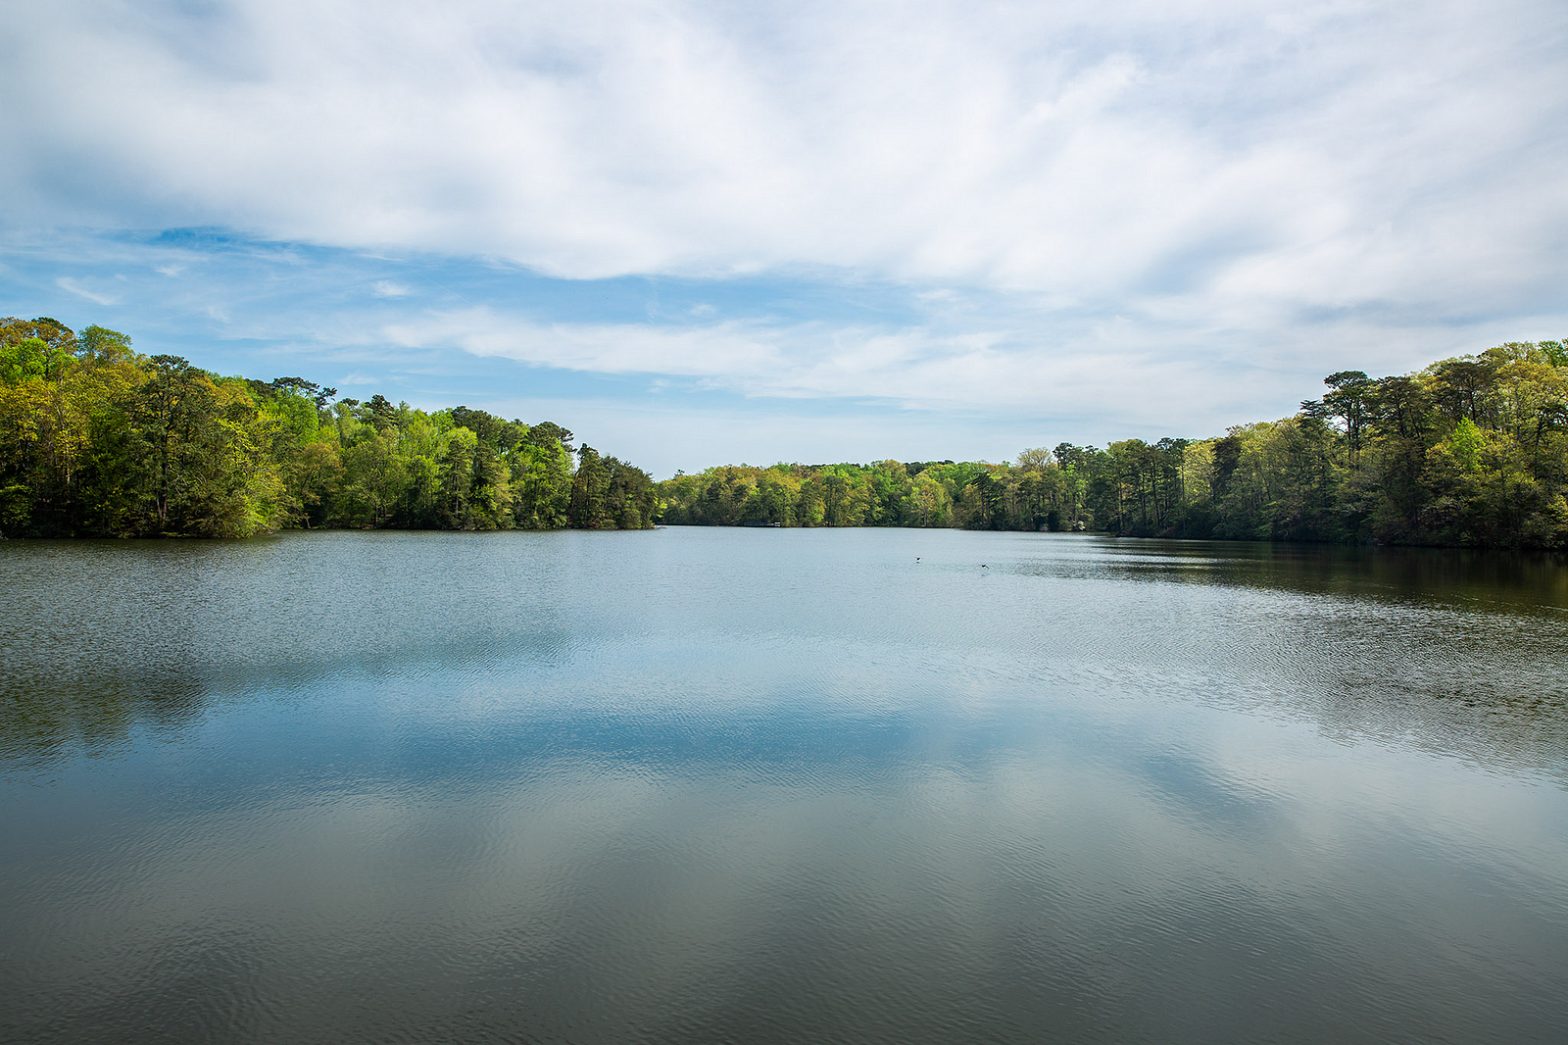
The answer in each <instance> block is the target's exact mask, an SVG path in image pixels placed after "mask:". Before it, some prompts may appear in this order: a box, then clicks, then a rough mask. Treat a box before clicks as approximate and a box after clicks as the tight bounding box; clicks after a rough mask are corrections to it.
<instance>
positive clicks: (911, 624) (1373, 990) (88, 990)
mask: <svg viewBox="0 0 1568 1045" xmlns="http://www.w3.org/2000/svg"><path fill="white" fill-rule="evenodd" d="M916 556H920V559H921V561H920V562H918V563H917V562H916V561H915V557H916ZM981 563H986V564H987V567H986V568H983V569H982V568H981V566H980V564H981ZM0 600H3V602H0V1040H4V1041H18V1042H54V1041H59V1042H66V1041H70V1042H92V1041H126V1040H153V1039H157V1040H170V1041H179V1040H184V1041H258V1042H259V1041H268V1042H277V1041H288V1042H317V1041H319V1042H338V1041H371V1040H375V1041H411V1042H414V1041H417V1042H431V1041H446V1040H452V1041H458V1040H461V1041H487V1040H508V1041H540V1042H635V1041H672V1042H676V1041H679V1042H685V1041H738V1042H826V1041H864V1042H887V1043H916V1042H956V1041H1044V1040H1053V1039H1055V1040H1064V1041H1147V1042H1183V1041H1188V1042H1200V1041H1201V1042H1210V1041H1300V1042H1322V1041H1336V1042H1356V1041H1368V1042H1371V1041H1387V1040H1402V1041H1414V1040H1421V1041H1454V1042H1481V1041H1491V1042H1550V1043H1554V1045H1561V1043H1562V1042H1564V1041H1565V1040H1568V567H1565V566H1564V565H1563V563H1562V561H1561V560H1552V559H1548V558H1531V557H1520V556H1508V555H1500V554H1465V553H1459V552H1441V551H1390V550H1343V549H1320V548H1302V547H1289V548H1285V547H1280V548H1270V547H1266V546H1256V545H1225V544H1198V543H1186V542H1157V541H1115V540H1110V539H1104V538H1097V537H1085V536H1074V535H1025V534H970V533H960V532H952V531H937V532H921V531H894V530H855V531H788V530H785V531H779V530H766V531H758V530H718V529H686V530H673V529H672V530H662V531H658V532H653V533H606V534H587V533H558V534H539V535H531V534H498V535H489V536H467V535H455V534H387V533H381V534H349V533H321V534H295V535H289V536H285V537H281V538H277V539H269V540H262V541H254V542H248V543H234V544H208V543H162V544H158V543H95V542H79V543H48V542H46V543H30V542H20V541H13V542H8V543H6V544H3V545H0Z"/></svg>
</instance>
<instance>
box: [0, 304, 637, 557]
mask: <svg viewBox="0 0 1568 1045" xmlns="http://www.w3.org/2000/svg"><path fill="white" fill-rule="evenodd" d="M335 395H336V390H335V389H331V388H322V387H320V386H318V385H316V384H313V383H311V382H309V381H306V380H303V379H301V378H297V377H280V378H277V379H276V380H273V381H254V380H248V379H245V378H238V377H219V376H217V375H215V374H211V373H208V372H207V371H204V370H201V369H198V368H197V367H194V366H192V365H191V364H190V363H189V362H187V361H186V360H184V359H182V358H180V357H178V356H170V355H155V356H150V357H149V356H143V355H140V354H138V353H137V352H135V351H133V350H132V348H131V342H130V339H129V338H128V337H126V336H125V335H124V334H120V333H117V332H116V331H113V330H107V329H104V328H103V327H98V326H90V327H88V328H86V329H85V330H83V331H81V333H76V332H74V331H72V330H70V329H69V328H68V327H65V326H64V325H62V324H60V323H58V322H56V321H55V320H53V319H47V318H41V319H34V320H20V319H14V318H13V319H3V320H0V536H19V535H29V536H72V535H94V536H115V537H130V536H161V535H195V536H206V537H245V536H250V535H252V534H257V533H265V532H269V531H272V530H279V529H285V528H298V527H320V526H335V527H359V528H381V527H400V528H431V529H448V530H498V529H509V528H514V527H515V528H522V529H555V528H559V527H576V528H582V529H610V528H629V529H635V528H643V527H648V526H651V525H653V520H654V515H655V510H656V508H657V500H656V491H655V488H654V484H653V481H652V480H651V479H650V478H649V477H648V475H647V474H646V473H644V472H643V471H642V470H641V469H638V468H634V467H632V466H631V465H629V464H627V463H625V462H623V461H620V460H617V459H616V458H614V457H608V456H601V455H600V454H599V453H598V452H597V451H596V450H594V449H593V448H592V447H590V446H579V447H577V448H575V449H574V448H573V447H572V439H573V436H572V433H571V432H569V431H567V430H566V429H564V428H562V427H560V426H559V425H556V424H554V423H552V422H549V421H542V422H540V423H538V424H533V425H529V424H524V423H523V422H521V421H506V420H503V419H502V418H499V417H495V416H493V415H491V414H487V413H485V412H484V411H482V410H470V409H468V408H466V407H461V406H460V407H455V408H453V409H450V410H437V411H434V412H431V413H426V412H425V411H422V410H416V409H413V408H412V407H410V406H408V405H407V404H406V403H404V404H393V403H391V402H389V401H388V400H386V399H385V398H384V397H382V396H380V395H377V396H374V397H372V398H371V399H370V400H368V401H365V402H360V401H358V400H354V399H337V400H336V402H333V401H332V400H333V399H334V397H335Z"/></svg>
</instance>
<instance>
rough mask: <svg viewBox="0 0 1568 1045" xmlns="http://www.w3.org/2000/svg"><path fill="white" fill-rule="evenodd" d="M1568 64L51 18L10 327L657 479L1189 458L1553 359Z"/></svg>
mask: <svg viewBox="0 0 1568 1045" xmlns="http://www.w3.org/2000/svg"><path fill="white" fill-rule="evenodd" d="M1564 53H1568V6H1565V5H1563V4H1562V3H1560V2H1557V0H1499V2H1495V3H1489V4H1484V5H1483V4H1480V3H1444V2H1437V3H1428V4H1421V5H1414V4H1404V3H1339V2H1334V3H1317V2H1296V3H1290V4H1278V5H1270V4H1262V5H1260V4H1257V3H1240V2H1235V3H1230V2H1225V0H1210V2H1205V3H1186V2H1182V0H1168V2H1162V3H1153V2H1150V3H1136V2H1135V3H1073V2H1068V3H1057V4H1040V3H1028V4H990V5H985V4H982V5H976V4H972V3H970V4H962V3H938V2H926V0H916V2H906V3H896V4H894V3H888V4H877V3H870V4H867V3H848V2H839V3H823V4H814V3H809V2H808V3H802V4H797V5H777V7H776V9H772V10H768V9H765V8H764V7H763V6H762V5H747V4H729V3H706V4H698V3H673V2H665V3H613V4H608V3H605V4H601V3H593V2H583V3H578V4H573V5H517V4H509V3H497V2H474V0H453V2H450V3H446V4H442V5H428V4H416V3H403V2H398V0H389V2H386V3H380V4H374V5H371V4H363V3H348V2H335V0H312V2H308V3H307V2H303V0H300V2H295V0H241V2H228V3H220V2H198V0H185V2H177V3H158V2H152V0H134V2H133V0H126V2H111V0H56V2H54V3H50V4H34V5H28V8H27V9H23V10H18V11H13V12H10V13H8V17H7V19H6V21H5V24H4V25H0V101H3V104H0V131H3V132H4V134H5V139H4V140H6V141H7V142H9V143H13V148H12V149H11V150H8V152H9V155H8V158H7V161H6V163H4V164H0V201H3V203H0V313H5V314H20V315H29V316H30V315H38V314H47V315H54V316H56V317H58V318H60V319H62V320H64V321H65V322H67V323H70V324H72V325H76V326H81V325H85V324H87V323H92V322H97V323H101V324H103V325H106V326H111V327H115V328H117V329H121V330H124V331H126V332H128V333H130V334H132V335H133V336H134V338H135V339H136V343H137V346H138V347H139V348H141V349H142V350H144V351H148V352H162V351H169V352H177V353H179V354H183V355H186V356H188V357H189V358H191V359H192V360H193V361H195V362H197V363H198V364H200V365H202V366H206V367H208V368H210V369H215V370H219V371H222V372H228V373H244V374H247V375H251V376H259V377H272V376H277V375H282V374H297V375H299V376H304V377H309V378H312V379H314V380H318V381H321V382H322V383H325V384H329V385H335V386H337V387H338V388H339V390H340V393H341V394H343V395H351V396H357V397H367V396H368V395H370V394H371V393H372V392H375V391H380V392H382V393H384V394H386V395H387V396H389V397H391V398H394V399H406V400H408V401H409V402H411V403H415V404H417V405H420V406H426V407H438V406H444V405H454V404H456V403H466V404H468V405H471V406H481V407H486V408H489V409H492V410H495V411H497V412H501V413H505V414H507V415H511V416H521V417H523V418H525V419H530V420H532V419H539V418H551V419H554V420H556V421H559V422H560V423H562V424H565V425H567V426H568V427H570V428H572V429H574V430H575V431H576V432H577V433H578V434H579V436H580V437H582V438H584V439H586V440H587V441H589V442H591V443H593V444H594V445H596V446H600V447H601V448H604V449H606V450H608V451H611V452H615V453H618V454H620V455H622V456H625V457H628V458H630V459H631V460H633V461H635V462H637V463H639V464H642V465H644V466H645V467H648V468H650V469H651V470H652V471H654V472H655V473H657V474H660V475H665V474H669V473H670V472H672V471H674V470H675V469H677V468H684V469H687V470H693V469H697V468H701V467H703V466H706V465H709V464H715V463H720V462H726V461H741V460H745V461H750V462H753V463H766V462H771V461H775V460H781V459H782V460H805V461H825V460H845V459H847V460H870V459H875V458H880V457H888V456H892V457H899V458H903V459H929V458H937V457H978V458H985V459H991V460H998V459H1005V458H1008V457H1011V456H1012V455H1014V454H1015V453H1016V452H1017V451H1018V450H1020V449H1022V448H1024V447H1027V446H1037V445H1053V444H1055V443H1057V442H1059V441H1061V440H1064V439H1067V440H1072V441H1076V442H1099V443H1103V442H1104V441H1106V440H1108V439H1112V438H1119V437H1123V436H1128V435H1136V436H1143V437H1145V438H1156V437H1158V436H1160V435H1165V434H1181V435H1207V434H1215V433H1217V432H1220V431H1222V430H1223V429H1224V427H1225V426H1226V425H1227V424H1231V423H1236V422H1241V421H1248V420H1256V419H1264V418H1272V417H1277V416H1281V415H1283V414H1286V413H1289V412H1290V411H1291V410H1292V409H1293V407H1294V405H1295V404H1296V403H1297V402H1298V401H1299V400H1300V399H1302V398H1304V397H1306V396H1309V395H1312V394H1315V391H1316V389H1317V388H1318V387H1320V386H1319V382H1320V380H1321V378H1322V376H1323V375H1324V374H1326V373H1329V372H1331V371H1334V370H1339V369H1344V368H1347V367H1355V368H1361V369H1367V370H1370V371H1376V372H1398V371H1404V370H1409V369H1412V368H1415V367H1418V366H1420V365H1422V364H1424V363H1425V362H1427V361H1429V360H1431V359H1433V358H1436V357H1439V356H1442V355H1447V354H1452V353H1457V352H1465V351H1474V350H1478V349H1481V348H1484V347H1487V346H1488V345H1491V344H1496V343H1499V342H1502V341H1505V340H1520V339H1532V340H1533V339H1538V338H1544V337H1554V336H1556V337H1560V336H1563V335H1564V334H1568V290H1565V288H1568V178H1565V177H1564V175H1563V171H1565V170H1568V76H1565V75H1564V74H1563V71H1562V61H1561V56H1562V54H1564ZM16 143H20V146H18V145H17V144H16Z"/></svg>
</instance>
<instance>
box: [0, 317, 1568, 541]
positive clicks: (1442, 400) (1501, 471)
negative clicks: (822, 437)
mask: <svg viewBox="0 0 1568 1045" xmlns="http://www.w3.org/2000/svg"><path fill="white" fill-rule="evenodd" d="M1325 385H1326V391H1325V392H1324V394H1323V395H1322V396H1321V397H1320V398H1317V399H1311V400H1308V401H1306V402H1304V403H1302V404H1301V409H1300V411H1299V412H1298V413H1297V414H1295V416H1293V417H1288V418H1285V419H1283V420H1280V421H1265V422H1261V423H1257V424H1249V425H1238V426H1236V427H1234V428H1232V429H1230V430H1229V431H1228V432H1227V433H1226V434H1225V435H1223V436H1219V437H1216V438H1209V439H1176V438H1167V439H1161V440H1159V441H1158V442H1154V443H1148V442H1145V441H1143V440H1141V439H1125V440H1122V441H1120V442H1113V443H1111V444H1109V445H1108V446H1106V447H1105V448H1103V449H1101V448H1098V447H1093V446H1075V445H1073V444H1071V443H1062V444H1060V445H1058V446H1057V447H1055V448H1054V449H1051V450H1047V449H1043V448H1042V449H1035V450H1026V451H1024V452H1023V453H1022V454H1020V455H1019V456H1018V459H1017V461H1016V462H1013V463H1011V464H988V463H985V462H977V461H966V462H954V461H937V462H915V463H908V464H906V463H901V462H898V461H880V462H877V463H875V464H869V465H860V464H833V465H799V464H779V465H774V466H772V467H768V468H756V467H750V466H746V465H738V466H723V467H716V468H710V469H708V470H706V471H704V472H701V473H699V474H694V475H686V474H681V473H677V475H676V476H675V477H674V478H673V479H669V480H667V481H665V482H663V483H658V484H655V483H654V482H653V481H652V480H651V479H650V478H649V477H648V475H647V474H646V473H644V472H643V471H642V470H641V469H638V468H635V467H633V466H631V465H629V464H627V463H625V462H624V461H621V460H618V459H616V458H615V457H610V456H602V455H600V454H599V453H598V451H596V450H594V449H593V448H592V447H590V446H586V445H584V446H578V447H575V448H574V447H573V445H572V442H573V435H572V433H571V432H569V431H567V430H566V429H564V428H562V427H560V426H559V425H557V424H555V423H553V422H550V421H541V422H538V423H536V424H525V423H523V422H521V421H515V420H514V421H507V420H504V419H502V418H500V417H496V416H494V415H492V414H488V413H486V412H484V411H482V410H472V409H469V408H467V407H462V406H459V407H453V408H451V409H448V410H436V411H432V412H425V411H423V410H417V409H414V408H412V407H410V406H408V405H407V404H406V403H401V404H393V403H391V402H390V401H388V400H387V399H385V398H384V397H382V396H380V395H377V396H374V397H372V398H371V399H369V400H367V401H364V402H361V401H359V400H355V399H337V398H336V390H335V389H331V388H323V387H320V386H318V385H316V384H313V383H312V382H310V381H306V380H304V379H302V378H298V377H280V378H276V379H274V380H271V381H258V380H251V379H247V378H239V377H220V376H217V375H215V374H211V373H208V372H207V371H205V370H201V369H199V368H197V367H195V366H192V365H191V364H190V363H189V362H187V361H186V360H184V359H182V358H180V357H178V356H169V355H155V356H144V355H141V354H139V353H137V352H136V351H134V350H133V349H132V348H131V342H130V339H129V338H128V337H126V336H125V335H123V334H120V333H117V332H115V331H113V330H107V329H105V328H103V327H98V326H90V327H87V328H86V329H85V330H83V331H81V332H80V333H76V332H74V331H72V330H70V329H69V328H67V327H65V326H63V325H62V324H60V323H58V322H56V321H55V320H52V319H47V318H40V319H34V320H21V319H4V320H0V536H23V535H27V536H69V535H96V536H158V535H176V534H186V535H198V536H212V537H243V536H249V535H252V534H257V533H265V532H269V531H273V530H279V529H287V528H304V527H356V528H425V529H450V530H498V529H511V528H518V529H556V528H562V527H576V528H584V529H612V528H627V529H636V528H644V527H648V526H651V525H653V524H654V522H656V521H663V522H666V523H674V524H695V525H767V526H957V527H965V528H970V529H991V530H1100V531H1109V532H1112V533H1119V534H1125V535H1137V536H1172V537H1218V538H1243V539H1264V540H1299V541H1336V542H1348V541H1358V542H1359V541H1376V542H1381V543H1389V544H1443V545H1474V546H1489V547H1530V548H1562V547H1568V349H1565V347H1564V345H1563V343H1561V342H1557V341H1543V342H1540V343H1530V342H1523V343H1518V342H1516V343H1510V344H1507V345H1502V346H1500V347H1497V348H1491V349H1487V350H1486V351H1484V352H1481V353H1480V354H1478V355H1475V356H1463V357H1460V358H1456V359H1445V360H1442V361H1441V362H1438V363H1434V364H1432V365H1431V366H1429V367H1427V368H1426V369H1424V370H1422V371H1421V372H1419V373H1416V374H1410V375H1406V376H1396V377H1384V378H1370V377H1368V376H1367V375H1366V374H1365V373H1362V372H1360V371H1342V372H1340V373H1336V374H1332V375H1330V376H1329V377H1328V378H1327V379H1326V381H1325Z"/></svg>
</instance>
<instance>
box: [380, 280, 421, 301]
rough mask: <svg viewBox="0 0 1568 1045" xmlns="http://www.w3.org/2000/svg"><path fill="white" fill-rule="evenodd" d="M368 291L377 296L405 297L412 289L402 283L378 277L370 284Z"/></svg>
mask: <svg viewBox="0 0 1568 1045" xmlns="http://www.w3.org/2000/svg"><path fill="white" fill-rule="evenodd" d="M370 292H371V293H372V294H374V295H375V296H376V297H378V298H406V297H408V295H410V294H412V293H413V290H411V289H410V288H409V287H408V285H407V284H404V283H396V282H393V281H392V280H390V279H378V280H376V281H375V282H374V283H372V284H371V285H370Z"/></svg>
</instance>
